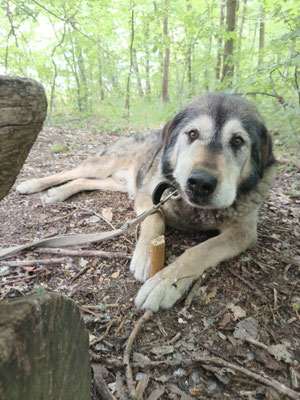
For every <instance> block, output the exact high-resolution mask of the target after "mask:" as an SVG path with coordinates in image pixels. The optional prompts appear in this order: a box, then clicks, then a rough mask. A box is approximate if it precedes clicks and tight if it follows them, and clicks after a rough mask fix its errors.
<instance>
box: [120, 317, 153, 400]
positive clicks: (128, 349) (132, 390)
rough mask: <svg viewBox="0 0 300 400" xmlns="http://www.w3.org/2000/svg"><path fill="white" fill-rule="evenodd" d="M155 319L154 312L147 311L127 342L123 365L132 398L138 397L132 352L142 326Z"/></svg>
mask: <svg viewBox="0 0 300 400" xmlns="http://www.w3.org/2000/svg"><path fill="white" fill-rule="evenodd" d="M152 317H153V313H152V311H149V310H147V311H145V313H144V314H143V315H142V317H141V318H140V319H139V320H138V321H137V323H136V324H135V325H134V327H133V330H132V332H131V334H130V336H129V338H128V340H127V343H126V347H125V350H124V354H123V365H124V367H125V372H126V379H127V387H128V390H129V393H130V396H132V397H134V398H135V397H136V390H135V384H134V380H133V374H132V369H131V366H130V355H131V352H132V347H133V343H134V341H135V339H136V337H137V335H138V334H139V332H140V330H141V329H142V326H143V325H144V323H145V322H146V321H148V320H149V319H151V318H152Z"/></svg>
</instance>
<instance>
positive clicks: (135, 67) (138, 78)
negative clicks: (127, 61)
mask: <svg viewBox="0 0 300 400" xmlns="http://www.w3.org/2000/svg"><path fill="white" fill-rule="evenodd" d="M133 67H134V70H135V74H136V80H137V87H138V94H139V97H144V90H143V86H142V81H141V77H140V71H139V65H138V60H137V54H136V49H133Z"/></svg>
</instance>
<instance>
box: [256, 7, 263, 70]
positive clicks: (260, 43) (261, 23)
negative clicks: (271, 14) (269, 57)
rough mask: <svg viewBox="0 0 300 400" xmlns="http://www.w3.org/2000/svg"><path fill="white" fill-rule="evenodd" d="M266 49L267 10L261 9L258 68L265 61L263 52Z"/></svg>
mask: <svg viewBox="0 0 300 400" xmlns="http://www.w3.org/2000/svg"><path fill="white" fill-rule="evenodd" d="M264 47H265V9H264V8H263V7H261V8H260V23H259V44H258V50H259V53H258V62H257V65H258V67H259V66H260V65H261V63H262V61H263V54H262V50H263V49H264Z"/></svg>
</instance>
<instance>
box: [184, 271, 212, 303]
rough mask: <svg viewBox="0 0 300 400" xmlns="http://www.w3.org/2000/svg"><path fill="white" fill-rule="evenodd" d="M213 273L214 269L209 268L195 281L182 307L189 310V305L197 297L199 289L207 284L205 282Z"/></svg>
mask: <svg viewBox="0 0 300 400" xmlns="http://www.w3.org/2000/svg"><path fill="white" fill-rule="evenodd" d="M213 272H214V269H213V268H211V269H210V270H209V271H205V272H204V273H203V274H202V276H201V277H200V278H199V279H197V280H196V282H195V283H194V286H193V287H192V289H191V290H190V292H189V294H188V295H187V297H186V299H185V301H184V307H186V308H189V307H190V305H191V304H192V301H193V300H194V298H195V296H196V295H197V293H198V291H199V289H200V287H201V286H202V285H203V284H204V283H205V282H207V280H208V279H209V278H210V276H211V275H212V273H213Z"/></svg>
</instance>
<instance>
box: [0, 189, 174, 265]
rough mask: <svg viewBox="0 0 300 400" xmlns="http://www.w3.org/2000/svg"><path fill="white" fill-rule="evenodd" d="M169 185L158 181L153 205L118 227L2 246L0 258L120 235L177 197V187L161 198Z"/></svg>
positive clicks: (92, 241)
mask: <svg viewBox="0 0 300 400" xmlns="http://www.w3.org/2000/svg"><path fill="white" fill-rule="evenodd" d="M170 187H172V185H170V184H169V183H168V182H160V183H159V184H158V185H157V186H156V188H155V189H154V191H153V193H152V202H153V207H152V208H150V209H149V210H148V211H145V212H143V213H142V214H140V215H138V216H137V217H136V218H134V219H132V220H129V221H127V222H125V224H123V225H122V226H121V228H119V229H114V230H112V231H104V232H98V233H87V234H85V233H82V234H70V235H58V236H53V237H51V238H46V239H39V240H35V241H33V242H31V243H27V244H24V245H20V246H15V247H7V248H2V249H0V259H1V258H5V257H7V256H10V255H12V254H16V253H18V252H20V251H22V250H25V249H29V248H38V247H65V246H74V245H79V244H87V243H94V242H100V241H104V240H108V239H112V238H114V237H116V236H119V235H121V234H122V233H124V232H126V231H127V230H129V229H131V228H133V227H135V226H136V225H138V224H139V223H141V222H142V221H143V220H144V219H145V218H147V217H148V216H149V215H151V214H154V213H155V212H158V211H159V212H162V210H160V207H161V206H163V205H164V204H165V202H166V201H168V200H170V199H171V198H173V199H178V198H179V197H180V195H179V193H178V191H177V189H176V190H174V191H172V192H171V193H169V194H168V195H167V196H166V197H165V198H164V199H161V197H162V195H163V193H164V191H165V190H166V189H168V188H170Z"/></svg>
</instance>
